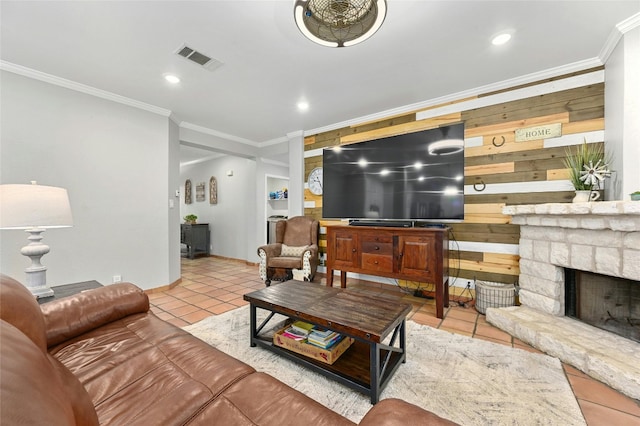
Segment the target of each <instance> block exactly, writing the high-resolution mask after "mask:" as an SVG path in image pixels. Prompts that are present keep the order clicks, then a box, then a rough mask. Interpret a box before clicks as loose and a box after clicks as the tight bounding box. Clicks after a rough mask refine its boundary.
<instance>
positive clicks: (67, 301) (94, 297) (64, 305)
mask: <svg viewBox="0 0 640 426" xmlns="http://www.w3.org/2000/svg"><path fill="white" fill-rule="evenodd" d="M40 309H41V310H42V313H43V316H44V322H45V329H46V332H47V346H48V347H51V346H53V345H56V344H58V343H62V342H64V341H66V340H69V339H72V338H74V337H76V336H79V335H81V334H84V333H86V332H88V331H91V330H93V329H95V328H98V327H100V326H103V325H105V324H108V323H110V322H113V321H117V320H119V319H122V318H124V317H127V316H129V315H132V314H138V313H145V312H147V311H149V297H148V296H147V295H146V294H145V293H144V292H143V291H142V290H141V289H140V288H139V287H136V286H135V285H133V284H131V283H119V284H113V285H109V286H105V287H101V288H96V289H93V290H87V291H83V292H82V293H78V294H75V295H73V296H69V297H65V298H62V299H58V300H53V301H51V302H49V303H45V304H43V305H41V306H40Z"/></svg>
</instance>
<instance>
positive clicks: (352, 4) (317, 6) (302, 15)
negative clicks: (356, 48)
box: [293, 0, 387, 47]
mask: <svg viewBox="0 0 640 426" xmlns="http://www.w3.org/2000/svg"><path fill="white" fill-rule="evenodd" d="M293 15H294V17H295V20H296V25H297V26H298V28H299V29H300V31H301V32H302V34H304V36H305V37H307V38H308V39H309V40H311V41H313V42H315V43H318V44H320V45H322V46H328V47H348V46H353V45H354V44H358V43H361V42H363V41H365V40H366V39H368V38H369V37H371V36H372V35H373V34H375V32H376V31H378V29H379V28H380V27H381V26H382V23H383V22H384V18H385V16H386V15H387V2H386V0H296V3H295V6H294V8H293Z"/></svg>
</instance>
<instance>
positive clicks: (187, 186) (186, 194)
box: [184, 179, 191, 204]
mask: <svg viewBox="0 0 640 426" xmlns="http://www.w3.org/2000/svg"><path fill="white" fill-rule="evenodd" d="M184 203H185V204H191V180H190V179H187V181H186V182H185V183H184Z"/></svg>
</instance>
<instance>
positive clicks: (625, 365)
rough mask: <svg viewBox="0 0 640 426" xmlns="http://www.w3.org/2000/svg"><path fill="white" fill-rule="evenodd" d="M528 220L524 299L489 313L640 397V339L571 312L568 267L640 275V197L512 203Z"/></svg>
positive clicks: (516, 216) (508, 210)
mask: <svg viewBox="0 0 640 426" xmlns="http://www.w3.org/2000/svg"><path fill="white" fill-rule="evenodd" d="M502 213H503V214H505V215H510V216H512V223H513V224H517V225H520V246H519V247H520V251H519V252H520V253H519V254H520V276H519V285H520V293H519V298H520V303H521V306H514V307H509V308H489V309H487V321H488V322H489V323H491V324H493V325H495V326H497V327H498V328H501V329H502V330H504V331H506V332H508V333H510V334H511V335H513V336H515V337H517V338H519V339H520V340H522V341H524V342H526V343H528V344H530V345H532V346H534V347H535V348H537V349H539V350H541V351H543V352H545V353H547V354H549V355H552V356H555V357H558V358H559V359H560V360H562V361H563V362H566V363H568V364H571V365H573V366H574V367H576V368H578V369H580V370H581V371H583V372H584V373H586V374H589V375H590V376H592V377H594V378H596V379H598V380H601V381H603V382H604V383H607V384H608V385H610V386H611V387H613V388H615V389H618V390H619V391H621V392H623V393H625V394H626V395H629V396H631V397H632V398H636V399H640V343H637V342H634V341H632V340H629V339H625V338H624V337H620V336H617V335H614V334H613V333H609V332H606V331H604V330H600V329H598V328H595V327H592V326H590V325H587V324H585V323H582V322H580V321H578V320H575V319H573V318H569V317H565V316H564V315H565V274H564V268H570V269H576V270H581V271H587V272H593V273H597V274H602V275H609V276H614V277H620V278H626V279H629V280H634V281H640V201H602V202H588V203H553V204H538V205H516V206H506V207H504V208H503V209H502Z"/></svg>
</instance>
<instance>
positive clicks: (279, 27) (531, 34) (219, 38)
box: [0, 0, 640, 146]
mask: <svg viewBox="0 0 640 426" xmlns="http://www.w3.org/2000/svg"><path fill="white" fill-rule="evenodd" d="M293 3H294V1H293V0H282V1H265V0H262V1H244V0H232V1H43V2H38V1H5V0H2V1H1V3H0V8H1V9H0V19H1V25H2V27H1V33H0V36H1V42H0V43H1V44H0V57H1V59H2V60H3V61H6V62H8V63H11V64H16V65H19V66H23V67H27V68H30V69H33V70H36V71H39V72H43V73H47V74H51V75H53V76H56V77H60V78H64V79H68V80H72V81H74V82H77V83H81V84H84V85H88V86H91V87H94V88H97V89H101V90H105V91H108V92H111V93H114V94H117V95H121V96H125V97H127V98H131V99H133V100H136V101H140V102H144V103H147V104H151V105H154V106H157V107H160V108H164V109H167V110H170V111H172V114H173V116H174V117H175V118H176V121H177V122H179V123H182V125H185V123H189V124H187V125H195V126H200V127H203V128H206V129H210V130H211V131H214V132H216V133H218V134H223V135H228V137H229V138H230V139H232V140H237V141H240V142H246V143H249V144H253V145H255V146H261V145H268V144H269V143H270V142H273V141H277V140H284V138H285V136H286V135H287V134H288V133H291V132H297V131H300V130H306V131H308V130H312V129H321V128H324V127H326V126H331V125H333V124H335V123H342V122H346V121H350V120H354V119H356V118H361V117H367V116H371V115H372V114H377V113H380V112H385V111H389V112H392V111H397V110H401V109H402V108H405V107H406V106H408V105H413V104H419V103H426V102H427V101H429V100H434V99H438V98H441V97H443V96H446V95H452V94H458V93H462V92H465V91H470V90H472V89H476V88H479V87H482V86H488V85H489V86H490V85H496V84H497V83H499V82H503V81H505V80H512V79H515V78H518V77H521V76H525V75H529V74H539V73H542V72H544V71H545V70H550V69H556V68H560V69H569V68H571V67H574V68H577V67H579V66H578V65H576V64H577V63H585V64H592V63H593V64H597V62H598V56H599V54H600V53H601V51H602V50H603V48H604V47H605V46H606V45H607V40H608V38H609V37H610V35H611V34H612V32H613V30H614V29H615V25H616V24H617V23H620V22H621V21H623V20H625V19H626V18H628V17H630V16H632V15H634V14H635V13H638V12H639V11H640V1H638V0H632V1H479V0H475V1H451V0H449V1H427V0H424V1H403V0H387V3H388V13H387V17H386V20H385V22H384V24H383V25H382V28H381V29H380V30H379V31H378V32H377V33H376V34H375V35H374V36H373V37H371V38H370V39H369V40H367V41H365V42H364V43H361V44H359V45H356V46H353V47H347V48H340V49H332V48H327V47H323V46H319V45H316V44H314V43H312V42H311V41H309V40H307V39H306V38H305V37H304V36H303V35H302V34H301V33H300V31H299V30H298V29H297V27H296V26H295V24H294V20H293ZM504 30H509V31H511V32H512V33H513V38H512V41H511V42H509V43H508V44H506V45H503V46H493V45H491V43H490V40H491V38H492V36H493V35H495V34H496V33H498V32H501V31H504ZM185 43H186V44H187V45H188V46H190V47H193V48H195V49H197V50H199V51H201V52H203V53H205V54H207V55H209V56H212V57H213V58H215V59H217V60H219V61H221V62H222V63H223V65H222V66H221V67H219V68H217V69H215V70H213V71H210V70H207V69H204V68H202V67H200V66H198V65H196V64H194V63H192V62H190V61H188V60H185V59H184V58H182V57H180V56H178V55H176V54H175V52H176V51H177V50H178V48H180V47H181V46H182V45H183V44H185ZM165 73H172V74H175V75H177V76H179V77H180V78H181V82H180V83H179V84H177V85H171V84H169V83H167V82H166V81H165V80H164V78H163V74H165ZM490 87H491V86H490ZM301 100H304V101H306V102H308V103H309V105H310V108H309V110H308V111H306V112H299V111H298V110H297V108H296V104H297V103H298V102H299V101H301Z"/></svg>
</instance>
